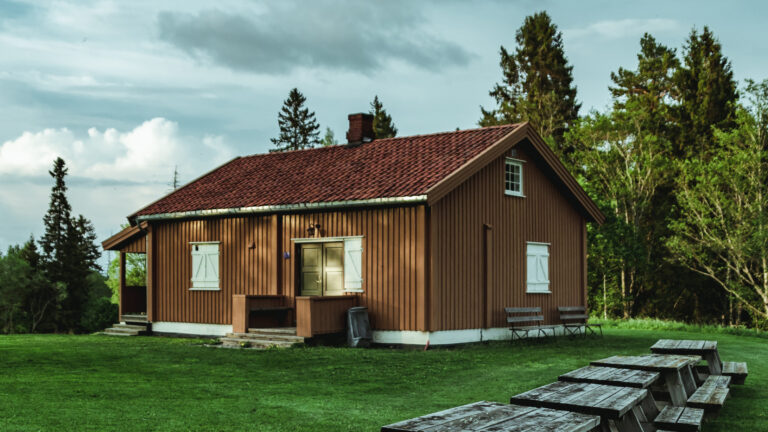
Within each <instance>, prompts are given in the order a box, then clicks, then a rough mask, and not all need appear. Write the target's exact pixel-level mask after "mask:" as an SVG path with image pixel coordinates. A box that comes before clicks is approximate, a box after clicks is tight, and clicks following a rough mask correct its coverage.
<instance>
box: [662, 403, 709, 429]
mask: <svg viewBox="0 0 768 432" xmlns="http://www.w3.org/2000/svg"><path fill="white" fill-rule="evenodd" d="M703 419H704V410H703V409H699V408H689V407H676V406H671V405H667V406H666V407H664V409H663V410H661V412H660V413H659V415H658V416H656V419H655V420H654V421H653V424H654V425H655V426H656V427H657V428H659V430H661V429H664V430H669V431H678V432H689V431H690V432H697V431H699V430H701V421H702V420H703ZM657 432H658V431H657Z"/></svg>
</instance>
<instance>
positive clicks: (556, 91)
mask: <svg viewBox="0 0 768 432" xmlns="http://www.w3.org/2000/svg"><path fill="white" fill-rule="evenodd" d="M515 40H516V42H517V47H516V48H515V51H514V53H510V52H508V51H507V49H506V48H504V47H503V46H502V47H501V50H500V51H501V61H500V65H501V70H502V74H503V80H502V82H500V83H498V84H496V85H495V86H494V87H493V89H492V90H491V91H490V95H491V96H492V97H493V98H494V99H495V100H496V104H497V106H496V108H495V109H492V110H486V109H484V108H482V107H481V112H482V118H481V119H480V122H479V124H480V125H481V126H492V125H497V124H504V123H516V122H521V121H530V122H531V123H533V125H534V126H536V127H537V128H538V132H539V133H540V134H541V135H542V136H543V137H544V138H545V139H547V140H548V141H550V143H551V145H552V146H553V149H554V150H555V151H556V152H557V153H558V155H560V156H561V157H564V156H565V157H566V158H567V156H568V155H569V154H570V153H571V152H572V151H573V148H572V147H571V145H569V144H567V143H565V140H564V139H563V134H564V133H565V131H566V130H568V128H569V127H570V126H571V125H572V124H573V122H574V121H575V120H576V119H577V118H578V115H579V108H580V107H581V105H580V104H578V103H577V102H576V87H575V86H574V85H573V76H572V71H573V66H570V65H569V64H568V60H567V58H566V57H565V49H564V48H563V38H562V33H561V32H560V31H558V29H557V26H556V25H555V24H554V23H553V22H552V19H551V18H550V17H549V15H548V14H547V13H546V12H539V13H537V14H535V15H532V16H528V17H526V18H525V22H524V23H523V25H522V27H520V29H518V30H517V33H516V34H515Z"/></svg>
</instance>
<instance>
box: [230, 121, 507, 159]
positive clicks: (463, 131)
mask: <svg viewBox="0 0 768 432" xmlns="http://www.w3.org/2000/svg"><path fill="white" fill-rule="evenodd" d="M521 124H522V123H507V124H503V125H494V126H484V127H478V128H473V129H460V130H453V131H442V132H432V133H428V134H417V135H408V136H403V137H392V138H379V139H374V140H373V141H370V142H367V143H363V144H359V145H356V146H354V147H353V148H356V147H362V146H366V145H369V144H380V143H382V142H391V141H397V140H406V139H414V138H424V137H432V136H437V135H449V134H463V133H467V132H477V131H481V130H488V129H501V128H517V127H519V126H520V125H521ZM345 147H346V144H337V145H332V146H323V147H312V148H305V149H299V150H289V151H286V152H277V151H275V152H267V153H253V154H249V155H244V156H241V158H243V159H245V158H248V159H250V158H254V157H258V156H270V155H285V154H296V153H302V152H308V151H319V150H333V149H338V148H345Z"/></svg>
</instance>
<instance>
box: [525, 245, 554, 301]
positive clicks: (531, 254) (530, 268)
mask: <svg viewBox="0 0 768 432" xmlns="http://www.w3.org/2000/svg"><path fill="white" fill-rule="evenodd" d="M526 258H527V263H526V274H527V275H528V276H527V279H528V282H527V292H529V293H549V292H550V290H549V245H548V244H546V243H533V242H529V243H528V247H527V251H526Z"/></svg>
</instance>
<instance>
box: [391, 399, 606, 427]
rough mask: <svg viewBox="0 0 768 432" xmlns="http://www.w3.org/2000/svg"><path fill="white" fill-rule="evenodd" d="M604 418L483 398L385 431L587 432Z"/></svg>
mask: <svg viewBox="0 0 768 432" xmlns="http://www.w3.org/2000/svg"><path fill="white" fill-rule="evenodd" d="M598 425H600V417H598V416H595V415H587V414H580V413H575V412H569V411H558V410H553V409H547V408H536V407H529V406H519V405H507V404H501V403H498V402H487V401H480V402H475V403H471V404H468V405H462V406H459V407H456V408H451V409H447V410H445V411H440V412H436V413H433V414H428V415H425V416H422V417H417V418H414V419H410V420H404V421H401V422H398V423H394V424H391V425H387V426H384V427H382V428H381V431H382V432H415V431H424V432H427V431H429V432H438V431H482V432H491V431H497V432H532V431H541V432H587V431H589V430H592V429H594V428H595V427H597V426H598Z"/></svg>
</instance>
